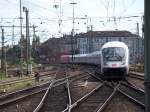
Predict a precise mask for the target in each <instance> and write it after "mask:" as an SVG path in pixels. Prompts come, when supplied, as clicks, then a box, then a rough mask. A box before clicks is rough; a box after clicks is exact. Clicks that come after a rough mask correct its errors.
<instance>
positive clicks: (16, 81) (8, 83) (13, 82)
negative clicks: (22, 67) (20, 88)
mask: <svg viewBox="0 0 150 112" xmlns="http://www.w3.org/2000/svg"><path fill="white" fill-rule="evenodd" d="M55 73H56V72H53V73H50V74H44V75H40V76H39V77H44V76H48V75H51V74H55ZM30 80H35V77H34V76H32V77H26V78H21V79H15V80H9V81H2V82H0V86H5V85H11V84H15V83H20V82H25V81H30Z"/></svg>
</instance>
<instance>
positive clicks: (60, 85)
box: [0, 68, 145, 112]
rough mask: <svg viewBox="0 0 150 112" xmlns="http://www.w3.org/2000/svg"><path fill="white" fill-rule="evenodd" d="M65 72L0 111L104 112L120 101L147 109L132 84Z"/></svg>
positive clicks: (139, 93)
mask: <svg viewBox="0 0 150 112" xmlns="http://www.w3.org/2000/svg"><path fill="white" fill-rule="evenodd" d="M64 70H65V71H66V68H65V69H61V70H60V71H58V72H57V74H58V75H55V76H56V77H55V79H53V80H51V82H49V83H47V84H46V85H45V86H43V87H42V86H41V87H37V88H38V89H37V88H36V87H35V90H33V89H31V91H30V90H29V92H26V93H24V94H23V93H21V94H22V96H25V97H24V98H21V97H20V99H16V100H15V101H12V102H10V103H4V105H1V106H0V111H5V112H9V111H10V110H11V112H15V111H16V110H17V111H21V112H24V111H25V112H32V111H34V112H46V111H54V112H60V111H63V112H67V111H68V112H84V111H86V112H93V111H94V112H102V111H106V110H107V109H108V108H113V107H114V108H115V106H112V105H110V104H111V102H112V101H115V99H118V98H119V99H124V100H126V102H128V103H129V104H134V105H133V106H132V107H136V106H137V107H139V108H140V109H139V110H140V112H143V111H144V109H145V104H144V95H145V94H144V92H143V91H141V90H140V89H139V88H137V87H136V86H135V85H132V84H130V83H129V82H125V81H119V82H107V81H103V80H101V79H100V78H99V77H97V76H95V75H94V74H93V73H92V72H93V71H92V72H82V73H80V74H74V75H71V74H69V72H68V71H67V72H64ZM59 74H60V75H59ZM61 77H63V78H61ZM93 77H94V78H93ZM30 93H31V94H30ZM33 93H35V94H33ZM28 94H30V95H28ZM16 96H17V98H19V92H18V93H16ZM9 97H11V95H10V96H8V97H6V98H8V101H9V100H10V101H11V100H12V99H15V95H14V96H13V95H12V99H9ZM5 100H6V101H5ZM3 101H4V102H7V99H5V97H4V98H2V99H1V98H0V102H2V103H3ZM39 102H40V103H39ZM7 107H8V108H7ZM132 107H131V108H132ZM116 108H118V107H117V106H116ZM13 109H14V111H13ZM114 110H115V109H114ZM116 112H117V111H116ZM118 112H119V111H118ZM135 112H136V111H135Z"/></svg>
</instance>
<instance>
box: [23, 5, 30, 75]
mask: <svg viewBox="0 0 150 112" xmlns="http://www.w3.org/2000/svg"><path fill="white" fill-rule="evenodd" d="M23 11H24V12H25V15H26V41H27V43H26V46H27V55H26V57H27V58H26V62H27V74H29V72H30V70H29V69H30V66H31V65H30V64H29V61H30V57H31V55H30V37H29V17H28V9H27V8H26V7H23Z"/></svg>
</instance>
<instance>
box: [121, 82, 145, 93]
mask: <svg viewBox="0 0 150 112" xmlns="http://www.w3.org/2000/svg"><path fill="white" fill-rule="evenodd" d="M127 83H128V84H130V85H128V84H125V83H123V82H121V84H122V85H124V86H126V87H130V88H132V89H134V90H136V91H139V92H141V93H143V94H145V91H144V90H143V89H141V88H139V87H137V86H135V85H134V84H132V83H131V82H129V81H127Z"/></svg>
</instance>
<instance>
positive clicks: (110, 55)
mask: <svg viewBox="0 0 150 112" xmlns="http://www.w3.org/2000/svg"><path fill="white" fill-rule="evenodd" d="M102 54H103V58H104V61H122V60H123V58H124V57H125V49H124V48H121V47H110V48H104V49H103V50H102Z"/></svg>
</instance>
